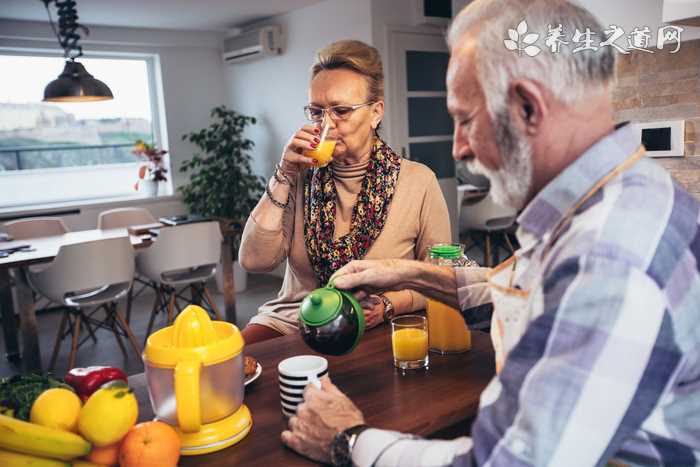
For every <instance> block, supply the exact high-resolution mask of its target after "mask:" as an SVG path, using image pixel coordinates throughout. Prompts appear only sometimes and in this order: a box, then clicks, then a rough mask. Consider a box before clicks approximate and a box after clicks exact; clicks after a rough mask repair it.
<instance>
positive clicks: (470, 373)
mask: <svg viewBox="0 0 700 467" xmlns="http://www.w3.org/2000/svg"><path fill="white" fill-rule="evenodd" d="M472 343H473V348H472V350H470V351H469V352H466V353H463V354H458V355H449V356H441V355H434V354H431V355H430V368H429V369H428V370H427V371H424V370H418V371H409V372H406V373H405V374H402V373H401V372H400V371H398V370H395V369H394V366H393V362H392V354H391V338H390V335H389V328H388V327H387V326H380V327H379V328H377V329H373V330H371V331H369V332H368V333H367V334H366V335H365V336H364V337H363V339H362V342H361V343H360V345H359V346H358V347H357V349H355V351H354V352H353V353H351V354H350V355H346V356H343V357H327V358H328V360H329V374H330V377H331V379H332V380H333V382H334V383H335V384H336V385H337V386H338V387H339V388H340V389H341V390H342V391H344V392H345V393H346V394H348V396H350V398H351V399H352V400H353V401H354V402H355V404H356V405H357V406H358V407H359V408H360V410H362V412H363V413H364V415H365V417H366V420H367V423H368V424H370V425H372V426H374V427H377V428H385V429H390V430H398V431H403V432H410V433H414V434H419V435H422V436H431V435H436V434H438V435H441V436H446V434H447V433H449V434H450V435H451V436H454V435H455V434H458V433H459V434H466V433H468V430H469V427H470V424H471V421H472V420H473V419H474V417H475V415H476V412H477V410H478V404H479V396H480V394H481V392H482V391H483V389H484V388H485V387H486V384H487V383H488V382H489V380H490V379H491V378H492V377H493V375H494V358H493V349H492V347H491V342H490V339H489V337H488V335H487V334H484V333H481V332H475V333H473V334H472ZM245 352H246V354H247V355H251V356H253V357H255V358H256V359H257V360H258V361H259V362H260V364H261V365H262V368H263V371H262V375H261V376H260V378H259V379H258V380H256V381H254V382H253V383H251V384H250V385H249V386H248V387H247V388H246V395H245V400H244V403H245V404H246V405H247V406H248V408H250V410H251V413H252V415H253V429H252V430H251V432H250V433H249V434H248V435H247V436H246V437H245V438H244V439H243V440H242V441H241V442H239V443H238V444H236V445H234V446H231V447H229V448H227V449H224V450H222V451H219V452H216V453H212V454H206V455H201V456H191V457H181V459H180V464H179V465H181V466H195V465H196V466H205V467H206V466H228V465H237V466H238V465H265V466H276V465H284V466H295V465H310V464H312V463H311V462H310V461H309V460H307V459H305V458H303V457H301V456H299V455H297V454H295V453H294V452H293V451H290V450H289V449H287V448H285V447H284V446H283V445H282V443H281V441H280V433H281V432H282V430H284V429H285V428H286V426H287V421H286V419H285V418H284V417H283V415H282V412H281V410H280V398H279V385H278V382H277V364H278V363H279V362H280V361H281V360H283V359H284V358H287V357H290V356H294V355H300V354H309V353H312V352H311V350H310V349H309V348H308V347H306V345H305V344H304V343H303V342H302V341H301V339H300V338H299V337H298V336H296V335H292V336H286V337H281V338H279V339H272V340H269V341H265V342H261V343H258V344H253V345H251V346H249V347H246V350H245ZM129 383H130V385H131V386H132V387H133V388H134V389H135V393H136V396H137V397H138V400H139V411H140V412H139V420H140V421H144V420H151V419H152V417H153V410H152V408H151V405H150V402H149V400H148V392H147V389H146V386H145V377H144V375H143V374H140V375H136V376H134V377H130V378H129Z"/></svg>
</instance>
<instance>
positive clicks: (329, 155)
mask: <svg viewBox="0 0 700 467" xmlns="http://www.w3.org/2000/svg"><path fill="white" fill-rule="evenodd" d="M319 140H320V142H319V143H318V146H316V148H314V149H311V150H309V151H305V152H304V155H305V156H306V157H310V158H312V159H314V160H315V161H316V167H325V166H327V165H328V164H330V163H331V161H332V160H333V151H335V143H336V139H335V138H334V137H333V136H331V134H330V125H328V122H326V123H325V124H324V125H323V128H322V129H321V136H320V137H319Z"/></svg>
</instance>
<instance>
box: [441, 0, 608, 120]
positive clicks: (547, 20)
mask: <svg viewBox="0 0 700 467" xmlns="http://www.w3.org/2000/svg"><path fill="white" fill-rule="evenodd" d="M523 20H525V21H526V23H527V26H528V32H529V33H539V34H540V37H539V40H538V42H537V45H538V46H539V47H540V48H541V49H542V51H541V52H540V53H539V54H538V55H536V56H535V57H530V56H528V55H526V54H522V55H521V56H520V55H518V53H516V52H514V51H511V50H508V49H507V48H506V47H505V45H504V42H503V41H504V40H505V39H508V29H516V27H517V25H518V24H519V23H520V22H521V21H523ZM559 25H561V26H562V27H563V30H562V32H563V34H564V35H565V37H566V38H568V42H569V45H564V46H562V47H561V50H560V51H559V52H558V53H553V52H551V51H550V50H548V49H547V48H546V47H545V45H544V40H545V38H546V36H547V31H548V28H549V27H550V26H551V27H552V28H555V27H557V26H559ZM586 28H589V29H590V31H591V32H592V33H593V34H594V36H593V37H594V38H595V40H596V41H602V40H603V39H604V38H606V37H607V35H606V34H605V33H604V30H603V27H602V26H601V24H600V22H598V20H597V19H596V18H595V17H594V16H593V15H592V14H591V13H590V12H588V11H587V10H586V9H584V8H581V7H579V6H577V5H574V4H572V3H570V2H568V1H566V0H475V1H474V2H472V3H471V4H469V5H468V6H467V7H466V8H464V9H463V10H462V11H461V12H460V14H459V15H458V16H457V18H455V20H454V22H453V23H452V25H451V26H450V29H449V31H448V38H447V42H448V45H449V47H450V49H453V48H454V47H456V46H457V44H458V43H459V42H460V39H461V38H462V37H463V36H464V35H465V34H467V33H469V34H470V35H471V37H472V38H473V40H474V41H475V44H474V45H475V52H476V54H475V60H476V69H477V76H478V78H479V82H480V83H481V86H482V88H483V90H484V94H485V95H486V100H487V105H488V108H489V112H490V114H491V117H492V118H494V113H495V112H494V109H496V108H498V107H499V106H502V105H503V104H505V102H506V99H507V95H508V86H509V84H510V83H511V81H512V80H514V79H519V78H520V79H529V80H533V81H537V82H539V83H541V84H542V85H543V86H544V87H546V88H547V89H549V90H550V91H551V92H552V93H553V94H554V96H556V97H557V98H558V99H559V100H561V101H562V102H566V103H573V102H575V101H578V100H580V99H581V98H583V97H585V96H586V94H587V93H595V94H598V93H600V92H603V91H605V90H606V89H609V87H610V84H612V82H613V81H614V76H615V54H614V51H613V47H603V48H599V49H598V50H597V51H592V50H585V51H580V52H578V53H572V51H573V50H574V49H575V48H576V47H578V46H580V45H581V44H577V43H573V42H572V40H571V38H572V37H573V35H574V33H575V32H576V30H577V29H578V30H579V31H581V32H585V31H586ZM499 104H500V105H499Z"/></svg>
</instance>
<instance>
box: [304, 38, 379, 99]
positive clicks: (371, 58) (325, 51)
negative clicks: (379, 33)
mask: <svg viewBox="0 0 700 467" xmlns="http://www.w3.org/2000/svg"><path fill="white" fill-rule="evenodd" d="M337 69H345V70H351V71H354V72H356V73H359V74H360V75H362V76H363V77H364V78H365V80H366V81H367V91H368V95H367V102H377V101H380V100H383V99H384V71H383V70H382V59H381V58H380V57H379V51H378V50H377V49H375V48H374V47H372V46H371V45H367V44H365V43H364V42H360V41H352V40H344V41H338V42H333V43H332V44H330V45H328V46H326V47H324V48H322V49H321V50H319V51H318V52H316V62H315V63H314V64H313V66H312V67H311V78H312V79H313V78H315V77H316V75H317V74H319V73H320V72H322V71H323V70H337Z"/></svg>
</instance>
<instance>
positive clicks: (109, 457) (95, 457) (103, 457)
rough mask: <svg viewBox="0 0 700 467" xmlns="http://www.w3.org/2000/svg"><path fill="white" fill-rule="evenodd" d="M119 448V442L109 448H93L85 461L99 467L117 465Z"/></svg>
mask: <svg viewBox="0 0 700 467" xmlns="http://www.w3.org/2000/svg"><path fill="white" fill-rule="evenodd" d="M119 446H121V442H118V443H114V444H110V445H109V446H102V447H99V446H93V447H92V451H90V455H89V456H87V460H89V461H90V462H94V463H95V464H100V465H119Z"/></svg>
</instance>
